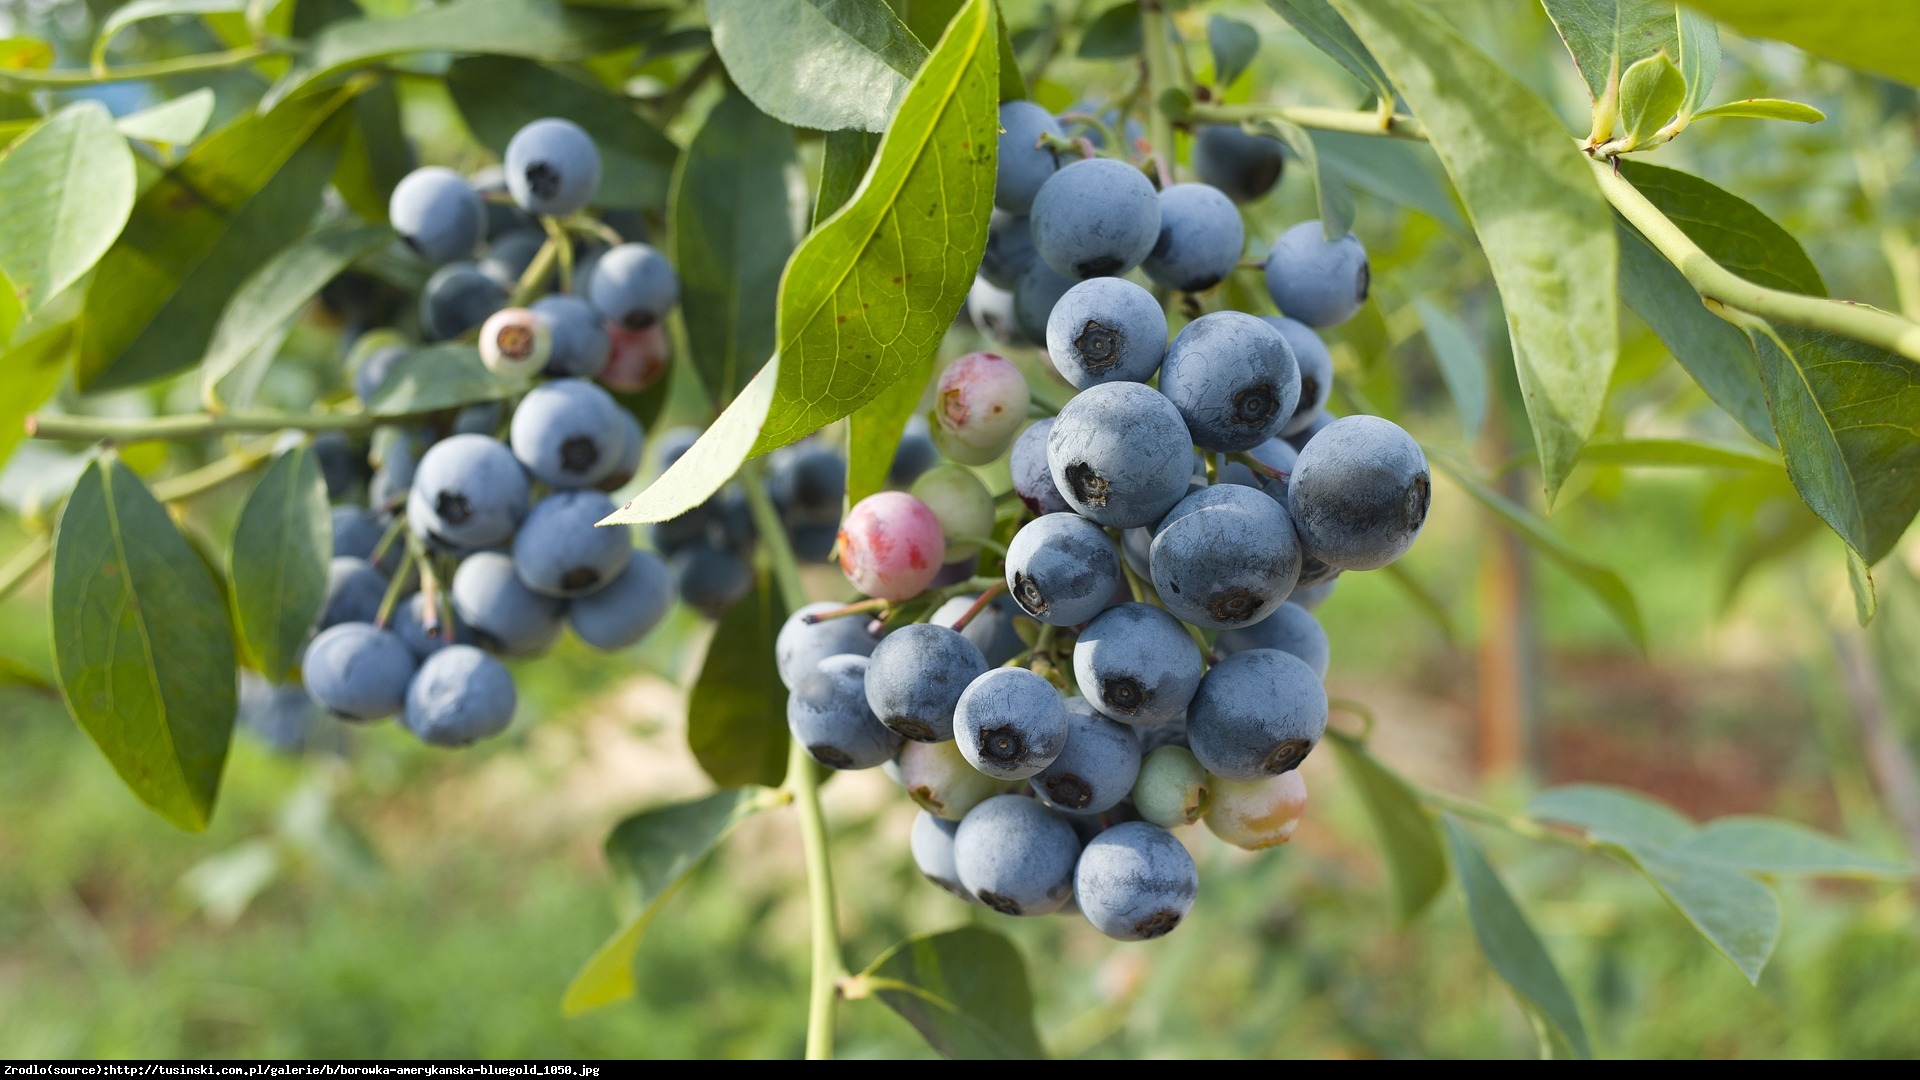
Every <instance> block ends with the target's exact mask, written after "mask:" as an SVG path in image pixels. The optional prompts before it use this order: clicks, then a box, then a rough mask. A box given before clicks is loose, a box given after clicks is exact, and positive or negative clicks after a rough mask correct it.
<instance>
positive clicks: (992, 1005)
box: [855, 926, 1047, 1061]
mask: <svg viewBox="0 0 1920 1080" xmlns="http://www.w3.org/2000/svg"><path fill="white" fill-rule="evenodd" d="M855 981H856V985H863V986H864V987H865V988H866V989H868V990H870V991H871V992H872V993H873V994H874V995H875V996H877V997H879V998H880V1000H881V1001H883V1002H886V1004H887V1007H888V1008H891V1009H892V1010H893V1011H894V1012H897V1013H899V1014H900V1015H901V1016H902V1017H903V1018H905V1019H906V1021H907V1023H909V1024H912V1025H913V1026H914V1028H915V1029H917V1030H918V1031H919V1032H920V1034H921V1035H922V1036H924V1037H925V1038H926V1040H927V1043H928V1045H930V1046H932V1047H933V1048H934V1049H935V1050H938V1051H940V1053H942V1054H944V1055H946V1056H947V1057H949V1058H954V1059H957V1060H962V1061H1003V1060H1033V1059H1037V1058H1044V1057H1046V1056H1047V1053H1046V1051H1045V1050H1044V1049H1042V1048H1041V1046H1040V1035H1039V1033H1038V1032H1036V1031H1035V1030H1034V1026H1033V992H1032V991H1031V990H1030V989H1028V986H1027V965H1026V963H1025V962H1024V961H1022V960H1021V959H1020V952H1019V950H1018V949H1016V948H1014V946H1013V942H1011V941H1008V940H1007V939H1006V938H1005V937H1002V936H1001V935H1000V934H997V933H995V932H994V931H992V930H988V929H986V928H985V927H980V926H966V927H961V928H960V929H958V930H947V931H943V932H941V933H937V934H920V935H917V936H915V937H910V938H908V939H907V940H905V941H903V942H901V943H900V944H898V945H895V946H894V947H893V948H891V949H888V950H887V951H886V952H885V953H883V954H882V955H881V956H880V958H879V959H878V960H875V961H874V962H873V964H872V965H871V966H869V967H868V968H867V970H866V971H864V972H862V973H861V974H859V975H857V976H855Z"/></svg>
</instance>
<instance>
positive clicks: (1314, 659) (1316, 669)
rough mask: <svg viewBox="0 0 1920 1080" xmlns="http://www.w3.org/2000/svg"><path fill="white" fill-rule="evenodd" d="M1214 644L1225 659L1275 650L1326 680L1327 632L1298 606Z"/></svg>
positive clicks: (1225, 635)
mask: <svg viewBox="0 0 1920 1080" xmlns="http://www.w3.org/2000/svg"><path fill="white" fill-rule="evenodd" d="M1081 640H1082V641H1085V639H1084V638H1082V639H1081ZM1218 644H1219V649H1220V651H1221V652H1223V653H1226V654H1228V655H1232V654H1234V653H1241V652H1246V651H1247V650H1248V649H1279V650H1280V651H1281V652H1283V653H1290V654H1292V655H1294V656H1297V657H1299V658H1300V659H1302V660H1304V661H1306V664H1307V666H1308V667H1310V668H1312V669H1313V673H1314V674H1315V675H1318V676H1319V677H1321V678H1323V679H1324V678H1326V677H1327V661H1328V659H1329V657H1330V655H1331V653H1330V651H1329V649H1328V647H1327V632H1326V631H1325V630H1323V629H1321V628H1320V620H1318V619H1316V618H1314V617H1313V613H1312V612H1310V611H1308V610H1307V609H1306V608H1303V607H1301V606H1300V605H1299V604H1294V603H1287V604H1281V605H1280V607H1279V609H1278V610H1276V611H1275V612H1274V613H1273V614H1272V615H1269V616H1267V617H1266V618H1264V619H1262V620H1260V621H1259V622H1257V623H1254V624H1253V625H1252V626H1247V627H1242V628H1240V629H1238V630H1228V631H1226V632H1224V633H1222V634H1221V635H1220V640H1219V643H1218Z"/></svg>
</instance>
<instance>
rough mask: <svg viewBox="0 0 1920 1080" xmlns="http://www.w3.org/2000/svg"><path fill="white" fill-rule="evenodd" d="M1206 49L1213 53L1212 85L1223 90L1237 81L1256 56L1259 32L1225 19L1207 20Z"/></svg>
mask: <svg viewBox="0 0 1920 1080" xmlns="http://www.w3.org/2000/svg"><path fill="white" fill-rule="evenodd" d="M1207 48H1209V49H1210V50H1212V52H1213V81H1214V83H1215V85H1218V86H1226V85H1227V84H1228V83H1231V82H1233V80H1235V79H1237V78H1239V77H1240V73H1241V72H1243V71H1245V70H1247V65H1248V64H1251V63H1253V58H1254V56H1255V55H1256V54H1258V53H1259V52H1260V31H1258V30H1255V29H1254V28H1253V27H1251V26H1248V25H1247V24H1246V23H1243V22H1241V21H1240V20H1239V19H1229V18H1227V17H1226V16H1225V15H1215V16H1213V17H1212V18H1210V19H1208V20H1207Z"/></svg>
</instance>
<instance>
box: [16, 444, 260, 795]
mask: <svg viewBox="0 0 1920 1080" xmlns="http://www.w3.org/2000/svg"><path fill="white" fill-rule="evenodd" d="M49 606H50V607H51V608H52V611H53V659H54V665H55V667H56V668H57V669H58V671H59V677H60V693H61V694H62V696H64V697H65V698H66V702H67V710H68V711H69V712H71V713H72V714H73V718H74V719H75V720H76V721H78V722H79V724H80V726H81V728H82V729H84V730H85V731H86V733H87V735H88V736H89V737H90V738H92V739H93V741H94V743H95V744H97V745H98V746H99V747H100V750H101V752H102V753H104V754H106V756H107V760H108V761H109V762H111V763H112V764H113V767H114V770H115V771H116V772H118V773H119V774H120V778H121V779H122V780H124V781H126V784H127V786H128V787H129V788H131V789H132V790H133V793H134V794H135V795H137V796H139V798H140V800H141V801H142V802H144V803H146V804H147V805H148V806H150V807H152V808H153V810H154V811H155V812H156V813H158V814H159V815H160V816H161V817H164V818H166V819H167V820H168V821H170V822H172V823H173V824H175V825H177V826H179V827H180V828H182V829H186V830H189V831H191V832H199V831H201V830H203V829H205V828H206V827H207V822H208V820H209V819H210V818H211V817H212V815H213V803H214V799H215V797H216V795H217V794H218V792H219V789H220V771H221V768H222V767H223V766H224V765H225V763H226V759H227V740H228V737H229V735H230V733H231V732H232V729H233V716H234V708H235V694H234V677H233V663H234V661H233V632H232V629H231V627H230V626H229V625H228V622H227V609H226V604H225V603H224V602H223V601H222V600H221V597H220V590H219V588H218V587H217V586H216V585H215V584H214V580H213V576H212V575H211V574H210V573H208V570H207V567H206V564H205V563H203V562H201V560H200V557H199V556H198V555H197V554H195V553H194V550H193V548H192V547H191V546H189V545H188V544H187V542H186V540H185V539H183V538H182V537H181V535H180V532H179V530H177V529H175V528H174V525H173V519H172V518H170V517H168V516H167V511H166V508H165V507H163V506H161V505H160V504H159V503H158V502H156V501H154V498H153V496H152V495H151V494H149V493H148V492H147V489H146V488H145V487H144V486H142V485H141V483H140V479H139V477H137V476H135V475H134V474H133V471H132V470H131V469H129V468H127V467H126V465H124V464H122V463H121V462H120V461H119V460H118V459H115V458H108V459H105V460H97V461H94V462H92V463H90V464H89V465H88V466H87V468H86V471H85V472H83V473H81V474H80V481H79V483H77V484H76V485H74V489H73V494H72V495H70V496H68V498H67V506H66V510H65V511H64V512H63V513H62V514H61V515H60V525H59V528H58V529H57V530H56V531H55V533H54V541H53V596H52V602H51V604H50V605H49Z"/></svg>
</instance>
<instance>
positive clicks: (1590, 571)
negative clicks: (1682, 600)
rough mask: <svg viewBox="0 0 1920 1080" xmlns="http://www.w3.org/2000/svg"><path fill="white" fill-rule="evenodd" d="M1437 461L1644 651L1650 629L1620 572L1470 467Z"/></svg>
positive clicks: (1436, 458)
mask: <svg viewBox="0 0 1920 1080" xmlns="http://www.w3.org/2000/svg"><path fill="white" fill-rule="evenodd" d="M1429 457H1430V458H1431V460H1432V461H1433V462H1434V464H1436V465H1438V466H1440V468H1441V469H1442V470H1443V471H1445V472H1446V474H1447V475H1448V476H1449V477H1451V478H1452V479H1453V481H1454V483H1456V484H1459V485H1460V487H1461V489H1462V490H1464V491H1465V492H1466V493H1467V494H1469V495H1471V496H1473V498H1474V500H1475V501H1476V502H1478V503H1479V504H1480V505H1482V506H1484V507H1486V508H1487V509H1488V510H1490V511H1492V513H1493V516H1494V517H1496V518H1498V519H1500V521H1501V522H1503V523H1504V524H1505V525H1506V526H1507V527H1508V528H1510V529H1512V530H1513V532H1514V533H1515V534H1516V535H1518V536H1519V537H1520V538H1521V539H1522V540H1525V541H1526V542H1527V544H1528V545H1529V546H1531V547H1532V548H1533V549H1534V550H1536V551H1538V552H1540V553H1541V554H1542V555H1545V556H1546V557H1547V558H1549V559H1552V560H1553V561H1554V562H1555V563H1557V564H1558V565H1559V567H1560V568H1561V569H1562V570H1565V571H1566V572H1567V573H1568V575H1570V576H1571V577H1572V578H1573V579H1574V580H1575V581H1577V582H1579V583H1580V584H1581V585H1582V586H1583V587H1585V588H1586V590H1587V591H1588V592H1590V593H1592V594H1593V596H1594V599H1596V600H1599V601H1600V603H1601V604H1602V605H1603V606H1605V607H1606V609H1607V611H1608V612H1610V613H1611V614H1612V615H1613V617H1614V618H1615V619H1616V620H1618V621H1619V623H1620V626H1621V628H1622V629H1624V630H1625V631H1626V632H1627V635H1628V636H1629V637H1631V638H1633V641H1634V644H1636V645H1638V646H1639V647H1640V648H1641V649H1642V650H1645V649H1646V647H1647V630H1646V626H1645V624H1643V623H1642V622H1641V621H1640V605H1639V604H1637V603H1635V602H1634V599H1633V593H1631V592H1629V591H1628V590H1627V584H1626V582H1624V581H1622V580H1620V575H1619V574H1616V573H1614V572H1613V571H1611V570H1609V569H1607V568H1606V567H1604V566H1601V565H1599V564H1598V563H1594V562H1591V561H1589V560H1588V559H1587V558H1586V557H1585V556H1583V555H1581V554H1580V553H1579V552H1577V551H1575V550H1573V548H1572V547H1570V546H1569V545H1568V544H1567V542H1566V541H1565V540H1562V539H1561V538H1560V536H1559V534H1558V533H1555V532H1554V531H1553V529H1552V528H1551V527H1550V526H1548V524H1547V523H1546V522H1544V521H1542V520H1540V518H1539V517H1537V516H1535V515H1534V514H1533V513H1532V512H1531V511H1529V510H1527V509H1526V508H1525V507H1522V506H1520V505H1518V504H1516V503H1514V502H1512V501H1511V500H1509V499H1508V498H1507V497H1506V496H1504V495H1502V494H1500V493H1499V492H1497V491H1495V490H1493V489H1492V488H1491V487H1488V486H1487V485H1486V484H1485V483H1484V482H1483V481H1481V480H1480V479H1478V478H1477V477H1475V476H1473V475H1471V474H1470V473H1468V472H1467V470H1466V469H1465V468H1464V467H1462V466H1459V465H1456V464H1454V463H1453V462H1452V461H1450V460H1449V459H1448V458H1446V457H1445V456H1443V455H1438V454H1434V455H1429Z"/></svg>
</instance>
